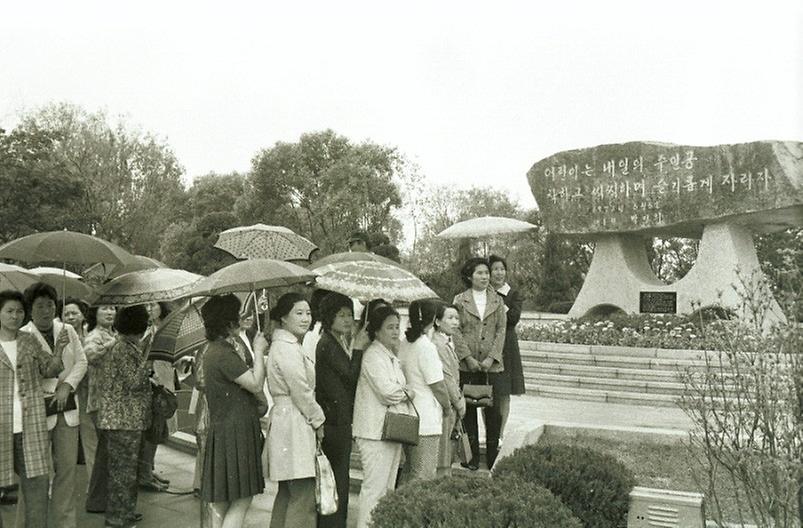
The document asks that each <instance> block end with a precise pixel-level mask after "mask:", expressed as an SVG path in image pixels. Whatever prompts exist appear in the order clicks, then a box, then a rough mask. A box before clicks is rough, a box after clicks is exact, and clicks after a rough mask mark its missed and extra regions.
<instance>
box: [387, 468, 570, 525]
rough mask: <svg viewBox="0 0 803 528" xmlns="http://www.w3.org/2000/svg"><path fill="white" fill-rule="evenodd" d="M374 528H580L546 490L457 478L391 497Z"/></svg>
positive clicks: (479, 478)
mask: <svg viewBox="0 0 803 528" xmlns="http://www.w3.org/2000/svg"><path fill="white" fill-rule="evenodd" d="M371 526H372V527H373V528H422V527H428V528H582V524H581V523H580V521H579V520H578V519H577V518H576V517H574V515H572V512H571V511H570V510H569V508H567V507H566V506H565V505H564V504H563V503H561V502H560V500H558V499H557V498H556V497H555V496H554V495H553V494H552V493H550V492H549V491H548V490H546V489H545V488H543V487H541V486H538V485H535V484H533V483H530V482H524V481H521V480H519V479H516V478H511V477H500V478H493V479H492V478H489V477H482V476H464V475H456V476H453V477H444V478H438V479H435V480H430V481H423V482H414V483H410V484H408V485H406V486H402V487H401V488H399V489H397V490H396V491H394V492H391V493H389V494H388V495H386V496H385V497H383V498H382V500H380V501H379V504H377V506H376V508H374V511H373V513H372V514H371Z"/></svg>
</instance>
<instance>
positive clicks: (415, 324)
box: [404, 299, 440, 343]
mask: <svg viewBox="0 0 803 528" xmlns="http://www.w3.org/2000/svg"><path fill="white" fill-rule="evenodd" d="M439 303H440V301H437V300H434V299H424V300H423V301H413V302H411V303H410V308H408V309H407V313H408V316H409V319H410V328H408V329H407V330H406V331H405V332H404V336H405V337H406V338H407V342H408V343H414V342H415V340H416V339H418V338H419V337H421V335H423V333H424V329H425V328H426V327H427V326H428V325H430V324H432V323H434V322H435V316H436V315H437V313H438V304H439Z"/></svg>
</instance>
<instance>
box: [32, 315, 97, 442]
mask: <svg viewBox="0 0 803 528" xmlns="http://www.w3.org/2000/svg"><path fill="white" fill-rule="evenodd" d="M63 328H66V329H67V334H68V335H69V336H70V344H69V345H67V346H65V347H64V351H63V352H62V357H61V360H62V361H63V362H64V370H62V371H61V372H60V373H59V375H58V376H57V377H54V378H48V379H44V380H42V390H44V391H45V393H46V394H52V393H53V392H55V391H56V387H57V386H58V384H59V383H60V382H64V383H66V384H67V385H69V386H70V387H72V392H75V390H76V389H77V388H78V384H79V383H81V380H83V379H84V376H85V375H86V369H87V363H86V356H85V355H84V349H83V346H82V345H81V339H80V338H79V337H78V333H76V331H75V329H74V328H73V327H72V326H70V325H68V324H64V323H62V322H61V321H59V320H58V319H54V320H53V336H54V337H55V339H58V338H59V334H60V333H61V330H62V329H63ZM20 330H22V331H24V332H28V333H29V334H31V335H32V336H34V337H35V338H36V340H37V341H39V344H40V345H41V346H42V348H44V349H45V350H46V351H47V352H49V353H50V354H52V353H53V350H51V349H50V345H49V344H48V343H47V340H46V339H45V338H44V336H42V334H41V333H40V332H39V330H38V329H37V328H36V326H35V325H34V324H33V321H30V322H29V323H28V324H26V325H25V326H23V327H22V328H21V329H20ZM79 405H80V404H79V403H78V400H77V399H76V401H75V407H76V408H75V410H72V411H66V412H64V413H63V414H64V421H65V422H67V425H69V426H70V427H76V426H78V424H79V422H80V418H79V414H78V411H79V408H78V406H79ZM58 418H59V417H58V415H57V414H54V415H52V416H48V417H47V428H48V429H53V428H54V427H56V422H57V421H58Z"/></svg>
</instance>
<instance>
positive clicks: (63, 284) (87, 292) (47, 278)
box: [30, 268, 95, 301]
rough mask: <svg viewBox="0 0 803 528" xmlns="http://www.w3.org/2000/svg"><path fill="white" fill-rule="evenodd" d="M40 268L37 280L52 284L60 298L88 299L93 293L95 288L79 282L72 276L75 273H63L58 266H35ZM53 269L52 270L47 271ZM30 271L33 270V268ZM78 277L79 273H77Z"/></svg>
mask: <svg viewBox="0 0 803 528" xmlns="http://www.w3.org/2000/svg"><path fill="white" fill-rule="evenodd" d="M35 269H37V270H40V271H39V272H38V273H37V275H38V276H39V281H41V282H44V283H45V284H49V285H50V286H53V287H54V288H55V289H56V291H57V292H58V293H59V295H60V296H61V298H62V299H63V300H64V299H67V297H73V298H75V299H80V300H82V301H88V300H89V299H91V298H92V296H93V295H95V290H94V289H92V287H91V286H90V285H88V284H86V283H85V282H81V281H80V280H78V279H77V278H75V277H73V275H75V273H71V272H69V271H68V272H67V273H66V274H65V273H64V270H60V269H58V268H35ZM41 270H48V271H41ZM49 270H53V271H49ZM30 271H34V270H33V269H32V270H30ZM78 277H80V275H78Z"/></svg>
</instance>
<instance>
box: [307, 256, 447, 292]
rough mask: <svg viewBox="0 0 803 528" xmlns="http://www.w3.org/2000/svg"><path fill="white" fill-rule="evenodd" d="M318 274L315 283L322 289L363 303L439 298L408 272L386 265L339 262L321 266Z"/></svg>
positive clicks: (382, 263)
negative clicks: (377, 300)
mask: <svg viewBox="0 0 803 528" xmlns="http://www.w3.org/2000/svg"><path fill="white" fill-rule="evenodd" d="M316 264H317V263H316ZM315 271H317V272H318V273H320V276H319V277H318V278H317V279H315V282H316V284H317V286H319V287H320V288H325V289H327V290H331V291H334V292H338V293H342V294H344V295H348V296H349V297H356V298H357V299H360V300H361V301H362V300H366V301H367V300H370V299H376V298H378V297H381V298H383V299H386V300H388V301H404V302H411V301H415V300H418V299H435V298H437V297H438V295H437V294H436V293H435V292H434V291H432V290H431V289H430V288H429V286H427V285H426V284H424V282H423V281H422V280H421V279H419V278H418V277H416V276H415V275H413V274H412V273H410V272H409V271H407V270H405V269H402V268H400V267H398V266H391V265H390V264H385V263H384V262H376V261H364V260H363V261H360V260H354V261H347V262H338V263H334V264H328V265H325V266H321V267H319V268H316V269H315Z"/></svg>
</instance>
